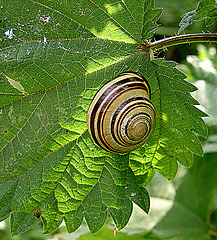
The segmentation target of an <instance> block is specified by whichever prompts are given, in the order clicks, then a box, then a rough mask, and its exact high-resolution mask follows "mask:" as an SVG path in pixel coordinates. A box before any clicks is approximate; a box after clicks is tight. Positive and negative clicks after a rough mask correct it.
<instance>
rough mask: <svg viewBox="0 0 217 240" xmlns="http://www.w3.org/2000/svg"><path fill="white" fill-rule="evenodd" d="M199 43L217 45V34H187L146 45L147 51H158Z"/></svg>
mask: <svg viewBox="0 0 217 240" xmlns="http://www.w3.org/2000/svg"><path fill="white" fill-rule="evenodd" d="M199 42H208V43H217V34H216V33H201V34H185V35H179V36H174V37H169V38H165V39H161V40H159V41H155V42H152V43H151V42H149V43H147V45H146V48H147V49H151V50H152V51H154V52H155V51H158V50H162V49H166V48H168V47H171V46H175V45H180V44H186V43H188V44H190V43H199Z"/></svg>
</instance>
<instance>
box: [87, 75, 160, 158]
mask: <svg viewBox="0 0 217 240" xmlns="http://www.w3.org/2000/svg"><path fill="white" fill-rule="evenodd" d="M150 98H151V91H150V86H149V84H148V82H147V80H146V79H145V78H144V77H143V76H142V75H140V74H139V73H135V72H124V73H121V74H120V75H118V76H117V77H116V78H115V79H113V80H112V81H110V82H108V83H107V84H105V85H104V86H103V87H102V88H100V89H99V90H98V92H97V93H96V95H95V96H94V98H93V100H92V102H91V104H90V106H89V109H88V112H87V126H88V131H89V133H90V135H91V137H92V139H93V140H94V142H95V143H96V144H97V145H98V146H100V147H101V148H103V149H104V150H106V151H109V152H114V153H124V154H125V153H127V152H131V151H133V150H135V149H137V148H139V147H141V146H142V145H143V144H144V143H145V142H146V141H147V140H148V139H149V138H150V137H151V135H152V133H153V131H154V129H155V125H156V110H155V107H154V105H153V104H152V102H151V101H150Z"/></svg>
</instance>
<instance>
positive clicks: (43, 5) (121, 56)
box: [0, 0, 206, 234]
mask: <svg viewBox="0 0 217 240" xmlns="http://www.w3.org/2000/svg"><path fill="white" fill-rule="evenodd" d="M138 13H139V14H138ZM160 13H161V10H160V9H155V8H154V2H153V1H152V0H148V1H145V2H144V1H143V0H141V1H139V2H138V1H137V2H135V1H133V2H132V1H128V0H126V1H121V2H115V3H114V2H113V1H109V0H106V1H94V0H84V1H82V2H81V1H67V2H64V3H62V2H59V1H49V2H48V1H38V2H26V1H24V0H23V1H19V2H16V1H6V2H4V4H3V7H2V8H1V15H0V19H3V21H2V23H1V25H2V28H1V30H0V31H1V32H2V36H3V37H2V41H1V42H0V44H1V50H0V66H1V75H0V76H1V82H0V89H1V92H0V94H1V96H2V98H1V101H0V107H1V108H0V149H1V150H0V172H1V174H0V190H1V192H0V200H1V203H0V206H1V211H0V218H1V219H4V218H6V217H7V216H9V214H10V213H12V214H11V216H12V217H11V224H12V233H13V234H19V233H22V232H24V231H26V230H28V229H30V228H32V227H33V226H35V224H37V223H38V221H39V220H38V219H37V218H36V217H35V216H34V210H35V209H38V210H39V211H41V217H40V219H42V221H43V225H44V231H43V232H44V233H45V234H49V233H52V232H53V231H54V230H55V229H56V228H57V227H58V226H59V225H60V224H61V222H62V221H63V220H64V221H65V223H66V226H67V230H68V232H73V231H75V230H76V229H77V228H78V227H79V226H80V224H81V223H82V221H83V218H84V217H85V219H86V222H87V224H88V227H89V229H90V231H91V232H92V233H95V232H96V231H98V230H99V229H100V228H101V227H102V226H103V224H104V223H105V221H106V217H107V215H108V213H109V214H110V215H111V216H112V218H113V221H114V223H115V225H116V226H117V228H118V229H122V228H124V227H125V226H126V224H127V222H128V220H129V218H130V216H131V213H132V207H133V204H132V202H134V203H136V204H137V205H138V206H139V207H140V208H141V209H142V210H143V211H145V212H146V213H147V212H148V211H149V206H150V202H149V196H148V193H147V191H146V190H145V189H144V187H145V186H146V185H147V184H148V183H149V182H150V180H151V179H152V177H153V176H154V173H155V170H157V171H159V172H160V173H162V174H163V175H164V176H165V177H166V178H168V179H172V178H173V177H174V176H175V174H176V171H177V161H179V162H180V163H182V164H183V165H185V166H190V165H191V162H192V156H193V153H194V154H198V155H202V154H203V151H202V148H201V145H200V142H199V141H198V139H197V137H196V135H195V133H197V134H200V135H203V136H205V135H206V127H205V125H204V123H203V121H202V120H201V117H203V116H205V115H204V114H203V113H202V112H201V111H199V110H198V109H197V108H195V107H194V105H196V104H198V103H197V101H195V100H194V99H193V98H192V97H191V96H190V94H189V92H191V91H195V90H196V88H195V87H193V86H192V85H191V84H189V83H187V82H185V81H183V79H184V78H185V75H184V74H182V73H180V72H179V71H178V70H177V69H176V68H175V63H173V62H167V61H164V60H162V59H159V60H154V61H150V59H149V54H147V53H146V52H144V51H143V47H144V45H143V43H144V40H145V38H149V37H151V36H152V35H153V30H154V28H155V27H156V21H157V19H158V18H159V16H160ZM129 22H130V23H131V24H129ZM124 71H139V72H140V73H141V74H143V75H144V77H145V78H146V79H147V80H148V81H149V83H150V86H151V90H152V101H153V103H154V105H155V107H156V111H157V126H156V130H155V132H154V134H153V136H152V138H151V139H150V141H149V142H148V143H147V144H146V145H145V146H143V147H141V148H140V149H138V150H136V151H135V152H133V153H130V154H126V155H118V154H112V153H108V152H106V151H104V150H102V149H100V148H99V147H97V146H96V144H95V143H94V142H93V141H92V139H91V137H90V135H89V133H88V131H87V123H86V114H87V109H88V107H89V104H90V103H91V100H92V98H93V96H94V95H95V93H96V91H97V90H98V89H99V88H100V87H101V86H102V85H103V84H105V83H106V82H108V81H110V80H111V79H113V78H115V77H116V76H117V75H118V74H119V73H121V72H124Z"/></svg>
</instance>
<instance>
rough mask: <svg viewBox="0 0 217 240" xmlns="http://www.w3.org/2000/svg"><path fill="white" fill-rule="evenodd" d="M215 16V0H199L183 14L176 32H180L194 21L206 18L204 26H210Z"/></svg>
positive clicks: (216, 12) (216, 13) (216, 16)
mask: <svg viewBox="0 0 217 240" xmlns="http://www.w3.org/2000/svg"><path fill="white" fill-rule="evenodd" d="M216 18H217V11H216V1H215V0H200V1H199V3H198V5H197V8H196V9H195V10H193V11H190V12H187V13H185V14H184V15H183V17H182V19H181V21H180V23H179V26H180V28H179V30H178V33H180V32H182V31H184V30H185V28H187V27H188V26H189V25H191V24H192V23H193V22H194V21H200V20H204V19H205V20H206V27H208V26H211V25H212V24H213V23H214V22H215V20H216Z"/></svg>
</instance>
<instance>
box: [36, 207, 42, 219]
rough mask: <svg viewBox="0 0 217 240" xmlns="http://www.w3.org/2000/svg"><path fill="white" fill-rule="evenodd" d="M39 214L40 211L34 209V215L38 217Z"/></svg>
mask: <svg viewBox="0 0 217 240" xmlns="http://www.w3.org/2000/svg"><path fill="white" fill-rule="evenodd" d="M40 216H41V211H40V210H39V209H35V210H34V217H36V218H40Z"/></svg>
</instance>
